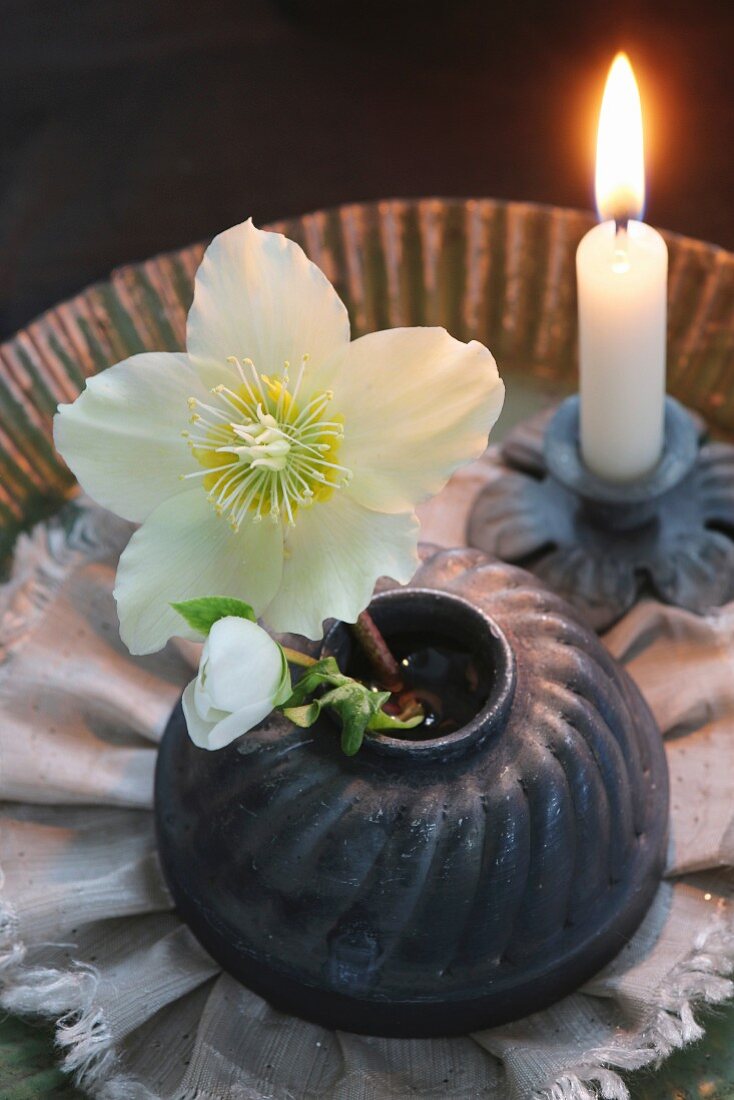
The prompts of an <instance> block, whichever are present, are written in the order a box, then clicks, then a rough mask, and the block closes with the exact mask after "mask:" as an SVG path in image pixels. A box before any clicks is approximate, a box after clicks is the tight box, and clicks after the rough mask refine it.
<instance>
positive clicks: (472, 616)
mask: <svg viewBox="0 0 734 1100" xmlns="http://www.w3.org/2000/svg"><path fill="white" fill-rule="evenodd" d="M385 597H389V598H385ZM369 610H370V614H371V615H372V617H373V619H374V621H375V623H376V624H377V626H378V627H379V629H380V631H381V632H382V634H383V636H384V638H385V640H386V642H387V644H388V646H389V647H390V649H391V651H392V653H393V655H394V657H395V658H396V660H397V661H398V663H399V665H400V668H401V672H402V673H403V682H404V688H405V692H406V693H411V694H412V695H414V696H415V698H417V700H418V701H419V702H420V703H421V705H422V706H423V708H424V710H425V713H426V719H425V721H424V722H422V723H421V724H420V725H419V726H416V727H415V728H414V729H409V730H391V731H390V737H391V738H393V739H395V740H401V741H410V742H413V743H417V742H431V741H437V740H441V739H443V738H446V737H451V736H452V735H453V734H456V733H457V732H458V731H460V730H462V729H464V728H465V727H467V726H469V725H470V724H471V723H472V722H474V720H475V719H476V718H477V716H478V715H479V714H480V713H481V712H482V711H484V710H485V708H486V707H487V706H488V704H490V703H491V702H492V700H493V697H494V696H495V695H496V694H498V693H499V691H500V689H501V688H502V686H503V684H504V683H505V678H506V676H507V671H508V668H507V666H508V660H507V653H506V650H505V646H504V645H503V643H502V641H501V640H500V638H499V637H498V636H497V635H495V634H494V633H493V631H492V629H491V624H490V623H489V621H488V620H487V619H486V618H485V617H484V616H483V615H482V614H481V613H479V612H478V611H476V610H475V609H474V608H473V607H471V605H469V604H468V603H466V602H464V601H463V600H460V599H456V598H454V597H452V596H450V595H448V594H446V593H441V592H433V591H431V592H428V591H426V590H418V589H406V590H405V591H404V592H390V593H386V594H385V596H382V597H377V598H376V599H375V600H373V602H372V604H371V605H370V609H369ZM327 648H328V650H329V651H330V652H332V653H333V654H334V656H336V658H337V661H338V663H339V666H340V667H341V668H342V669H343V670H344V671H345V672H346V673H347V674H348V675H350V676H354V677H356V678H358V679H360V680H363V681H364V682H365V683H368V684H371V685H372V686H373V687H374V688H375V689H376V690H377V689H378V685H377V684H376V683H375V681H374V677H373V674H372V671H371V668H370V666H369V663H368V661H367V658H366V657H365V655H364V654H363V652H362V650H361V649H360V647H359V646H358V645H357V644H356V643H355V642H354V640H353V638H352V635H351V633H350V632H349V631H348V629H347V628H346V627H345V626H344V625H343V624H339V625H338V626H337V627H336V628H335V630H334V631H333V632H331V634H330V635H329V637H328V638H327ZM403 694H404V693H403ZM403 705H404V698H401V695H400V694H398V695H397V696H393V697H392V698H391V699H390V700H389V702H388V703H387V704H386V706H385V709H386V710H387V711H388V712H389V713H398V712H399V711H400V710H401V709H402V707H403Z"/></svg>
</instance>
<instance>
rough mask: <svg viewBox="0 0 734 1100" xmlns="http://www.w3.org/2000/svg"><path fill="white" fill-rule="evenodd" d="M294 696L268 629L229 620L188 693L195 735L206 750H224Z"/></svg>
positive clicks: (211, 641) (221, 623)
mask: <svg viewBox="0 0 734 1100" xmlns="http://www.w3.org/2000/svg"><path fill="white" fill-rule="evenodd" d="M290 694H291V676H290V672H289V670H288V663H287V661H286V659H285V654H284V653H283V650H282V649H281V648H280V646H279V645H278V643H277V642H275V641H273V639H272V638H271V637H270V635H269V634H268V632H267V631H266V630H263V629H262V627H260V626H258V625H257V623H252V622H250V621H249V619H240V618H236V617H235V616H234V615H228V616H227V617H226V618H224V619H219V620H217V622H215V623H214V626H213V627H212V628H211V630H210V632H209V636H208V638H207V640H206V642H205V643H204V648H203V650H202V652H201V660H200V662H199V674H198V676H197V677H196V679H195V680H192V681H191V683H190V684H189V686H188V687H187V688H186V690H185V691H184V693H183V710H184V717H185V718H186V725H187V726H188V730H189V736H190V737H191V740H192V741H193V742H194V744H195V745H198V746H199V748H200V749H222V748H224V746H225V745H228V744H229V743H230V741H234V740H235V738H237V737H240V736H241V734H243V733H247V731H248V730H251V729H252V727H253V726H256V725H257V724H258V722H262V720H263V718H267V716H268V715H269V714H270V712H271V711H272V710H273V708H274V707H277V706H279V705H280V704H281V703H284V702H285V701H286V699H288V697H289V696H290Z"/></svg>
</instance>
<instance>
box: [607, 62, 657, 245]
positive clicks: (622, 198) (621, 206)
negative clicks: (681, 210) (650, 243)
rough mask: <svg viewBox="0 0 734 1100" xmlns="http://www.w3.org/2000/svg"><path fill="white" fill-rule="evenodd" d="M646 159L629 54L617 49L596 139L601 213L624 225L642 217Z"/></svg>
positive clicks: (638, 95) (639, 109) (636, 92)
mask: <svg viewBox="0 0 734 1100" xmlns="http://www.w3.org/2000/svg"><path fill="white" fill-rule="evenodd" d="M644 205H645V161H644V153H643V140H642V106H641V104H640V93H639V91H638V89H637V81H636V80H635V74H634V73H633V72H632V66H631V65H630V62H629V58H628V57H627V55H626V54H625V53H618V54H617V56H616V57H615V58H614V61H613V62H612V67H611V68H610V70H609V76H608V77H607V83H606V87H605V89H604V98H603V99H602V104H601V112H600V114H599V130H598V133H597V139H596V206H597V210H598V211H599V217H600V218H601V219H602V220H603V221H605V220H606V219H608V218H613V219H614V220H615V221H617V222H618V223H621V224H622V225H624V224H626V222H627V221H628V220H629V219H630V218H637V219H640V218H642V212H643V208H644Z"/></svg>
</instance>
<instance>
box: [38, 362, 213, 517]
mask: <svg viewBox="0 0 734 1100" xmlns="http://www.w3.org/2000/svg"><path fill="white" fill-rule="evenodd" d="M189 397H197V398H199V399H200V400H206V399H207V391H206V389H205V388H204V386H203V384H202V382H201V380H200V379H199V376H198V374H197V372H196V370H195V369H194V367H193V365H192V364H191V362H190V361H189V359H188V356H186V355H181V354H177V353H173V352H151V353H145V354H143V355H133V356H132V358H131V359H124V360H123V361H122V362H121V363H117V364H115V366H113V367H109V368H108V369H107V370H104V371H102V372H101V373H100V374H97V375H95V376H94V377H93V378H90V379H89V380H88V382H87V386H86V389H85V390H83V391H82V393H81V394H80V395H79V397H77V399H76V401H75V402H74V403H73V404H72V405H60V406H59V411H58V413H57V414H56V417H55V419H54V439H55V442H56V446H57V448H58V450H59V452H60V454H61V456H62V458H63V459H64V460H65V461H66V462H67V463H68V465H69V466H70V467H71V469H72V471H73V473H74V474H75V475H76V477H77V479H78V481H79V482H80V484H81V485H82V487H83V488H84V489H85V490H86V492H88V493H89V495H90V496H91V497H93V498H94V499H95V500H96V501H98V502H99V503H100V504H102V505H104V507H105V508H109V509H110V510H111V511H113V512H116V513H117V514H118V515H120V516H123V518H124V519H129V520H133V521H134V522H136V523H139V522H141V521H142V520H144V519H145V517H146V516H148V515H150V513H151V512H152V511H153V509H154V508H156V507H157V506H158V505H159V504H160V503H161V502H162V501H164V500H166V499H167V498H168V497H171V496H174V495H176V494H178V493H181V492H185V491H186V490H187V489H190V488H191V484H190V482H186V481H181V480H180V475H181V474H184V473H189V472H190V471H193V470H195V469H198V468H199V467H198V466H197V463H196V461H195V459H194V458H193V457H192V456H191V454H190V452H189V448H188V447H187V446H186V441H185V440H184V439H182V438H181V432H182V431H183V430H184V429H185V428H186V425H187V422H188V417H189V410H188V407H187V404H186V401H187V398H189Z"/></svg>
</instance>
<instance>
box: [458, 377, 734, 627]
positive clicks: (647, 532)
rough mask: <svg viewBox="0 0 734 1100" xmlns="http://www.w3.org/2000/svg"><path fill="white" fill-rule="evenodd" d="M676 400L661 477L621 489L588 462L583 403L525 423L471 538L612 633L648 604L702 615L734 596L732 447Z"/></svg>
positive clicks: (479, 507) (505, 452) (481, 500)
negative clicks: (651, 599) (708, 435)
mask: <svg viewBox="0 0 734 1100" xmlns="http://www.w3.org/2000/svg"><path fill="white" fill-rule="evenodd" d="M704 435H705V428H704V425H703V422H702V421H701V420H700V419H699V418H697V417H695V416H694V415H693V414H692V413H690V412H689V411H688V410H687V409H685V408H684V407H683V406H682V405H680V404H679V403H678V402H677V401H675V400H673V398H670V397H669V398H667V399H666V403H665V443H664V449H663V455H662V458H661V459H660V462H659V463H658V465H657V466H656V467H655V469H654V470H653V471H652V472H651V473H650V474H648V475H646V476H645V477H642V478H640V479H638V480H637V481H634V482H628V483H624V484H614V483H611V482H608V481H604V480H603V479H602V478H599V477H596V476H595V475H594V474H592V473H591V471H590V470H588V469H587V467H586V466H585V465H584V463H583V461H582V458H581V451H580V447H579V399H578V397H570V398H568V399H567V400H566V401H564V402H563V403H562V404H561V405H560V406H558V408H557V409H555V410H552V411H551V412H550V413H544V414H541V416H539V417H534V418H532V419H531V420H528V421H525V422H524V423H522V424H520V425H519V426H518V427H517V428H515V429H514V430H513V431H512V432H511V433H510V435H509V436H508V438H507V440H506V441H505V443H504V444H503V446H502V448H501V452H500V455H501V467H500V473H499V476H498V477H497V478H495V479H494V480H492V481H491V482H490V484H489V485H488V486H487V487H486V488H485V489H484V490H483V491H482V492H481V494H480V495H479V497H478V498H477V501H476V504H475V505H474V508H473V511H472V513H471V515H470V517H469V524H468V533H467V537H468V541H469V544H470V545H471V546H476V547H479V548H480V549H482V550H485V551H486V552H488V553H490V554H493V555H495V556H497V557H499V558H502V559H504V560H505V561H509V562H514V563H517V564H521V565H523V566H524V567H525V568H526V569H529V570H531V571H532V572H533V573H535V574H536V575H537V576H539V577H541V578H542V579H543V580H544V581H545V582H546V583H547V584H548V585H549V586H550V587H551V588H553V589H554V590H555V591H556V592H558V593H559V594H561V595H563V596H565V597H566V599H568V600H569V601H570V602H571V603H572V604H574V606H575V607H576V608H578V609H579V610H580V611H581V612H583V613H584V615H585V616H586V618H587V620H588V621H590V622H591V624H592V625H593V626H594V627H595V628H596V629H597V630H604V629H606V628H607V627H608V626H611V624H612V623H614V622H615V621H616V620H617V619H618V618H620V616H621V615H623V614H624V612H625V611H627V610H628V609H629V608H630V607H631V606H632V605H633V604H634V603H635V602H636V600H638V599H639V598H640V597H641V596H643V595H646V594H649V595H652V596H656V597H657V598H658V599H661V600H663V601H664V602H666V603H670V604H674V605H676V606H678V607H683V608H686V609H687V610H689V611H694V612H697V613H702V612H705V611H707V610H709V609H711V608H712V607H717V606H720V605H721V604H723V603H726V602H727V601H728V600H731V599H732V598H734V447H733V446H729V445H728V444H723V443H705V442H704Z"/></svg>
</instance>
